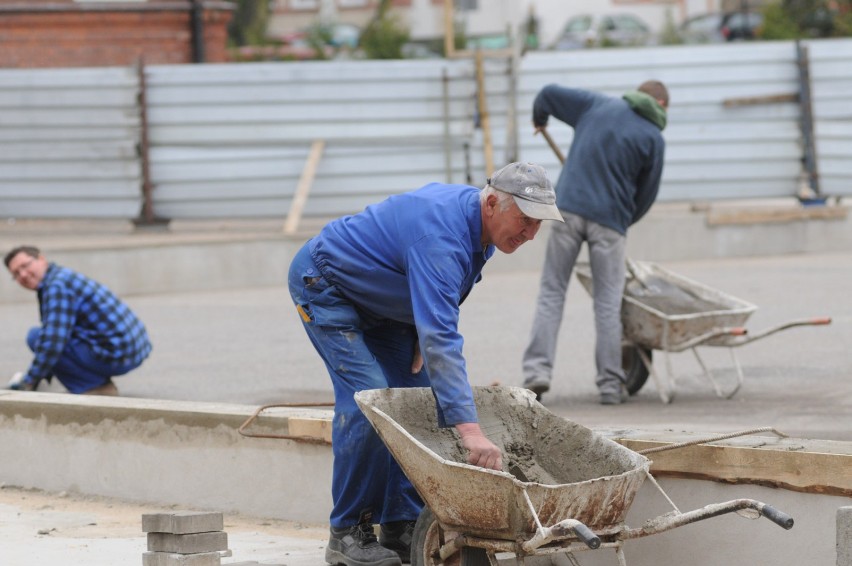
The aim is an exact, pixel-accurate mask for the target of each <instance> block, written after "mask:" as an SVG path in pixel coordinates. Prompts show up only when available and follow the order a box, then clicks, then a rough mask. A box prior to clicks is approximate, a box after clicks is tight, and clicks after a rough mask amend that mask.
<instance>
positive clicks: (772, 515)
mask: <svg viewBox="0 0 852 566" xmlns="http://www.w3.org/2000/svg"><path fill="white" fill-rule="evenodd" d="M760 512H761V513H762V514H763V516H764V517H766V518H767V519H769V520H770V521H772V522H773V523H775V524H776V525H778V526H779V527H781V528H783V529H787V530H788V531H789V530H790V529H792V528H793V523H794V521H793V517H791V516H790V515H788V514H787V513H784V512H783V511H779V510H778V509H776V508H775V507H772V506H770V505H764V506H763V509H761V511H760Z"/></svg>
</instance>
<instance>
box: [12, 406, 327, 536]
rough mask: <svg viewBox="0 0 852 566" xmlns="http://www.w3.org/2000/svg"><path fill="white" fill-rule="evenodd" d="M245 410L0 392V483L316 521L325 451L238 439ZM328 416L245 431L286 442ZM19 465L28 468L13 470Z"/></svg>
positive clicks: (287, 418)
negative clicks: (295, 428)
mask: <svg viewBox="0 0 852 566" xmlns="http://www.w3.org/2000/svg"><path fill="white" fill-rule="evenodd" d="M254 410H255V408H254V407H250V406H242V405H229V404H222V403H193V402H184V401H163V400H151V399H130V398H123V397H118V398H103V397H101V398H95V397H82V396H71V395H65V394H57V393H19V392H2V393H0V442H2V444H3V446H4V447H6V449H7V450H9V451H10V453H14V454H19V455H20V458H5V459H3V461H2V462H0V478H2V481H3V482H5V483H7V484H11V485H17V486H22V487H27V488H30V487H35V488H39V489H46V490H52V491H78V492H81V493H86V494H93V495H102V496H107V497H119V498H123V499H127V500H131V501H139V502H149V503H154V504H161V505H186V506H189V507H193V508H199V509H210V510H217V511H234V512H241V513H247V514H250V515H255V516H264V517H271V518H282V519H290V518H293V517H296V518H295V519H293V520H302V521H309V522H315V523H321V522H324V521H326V520H327V517H328V511H329V510H330V495H329V493H328V489H327V486H328V485H330V482H331V454H330V450H328V445H327V444H325V445H322V444H318V443H303V442H294V441H289V440H278V439H268V438H248V437H245V436H242V435H241V434H239V432H238V429H239V427H240V425H242V424H243V423H244V422H245V421H246V420H247V419H248V418H249V417H251V416H252V415H253V413H254ZM330 415H331V414H330V412H329V411H324V410H317V409H289V408H277V409H270V410H268V411H265V412H264V414H263V415H262V416H261V417H260V418H259V419H257V420H256V422H255V423H254V424H253V425H252V429H251V430H252V432H254V433H263V434H277V435H286V434H290V433H292V431H291V428H290V424H291V422H293V421H295V420H299V419H300V418H307V419H313V420H317V419H324V420H330V418H331V417H330ZM22 461H25V462H28V465H26V466H21V465H20V463H21V462H22ZM56 470H63V473H62V474H57V473H56ZM273 471H274V472H273Z"/></svg>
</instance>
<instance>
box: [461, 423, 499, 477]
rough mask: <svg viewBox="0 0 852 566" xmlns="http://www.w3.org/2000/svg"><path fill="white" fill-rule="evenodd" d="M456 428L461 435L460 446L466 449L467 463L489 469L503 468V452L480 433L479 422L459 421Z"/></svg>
mask: <svg viewBox="0 0 852 566" xmlns="http://www.w3.org/2000/svg"><path fill="white" fill-rule="evenodd" d="M456 430H457V431H458V432H459V436H461V443H462V446H463V447H464V449H465V450H467V463H468V464H471V465H473V466H479V467H481V468H489V469H491V470H498V471H501V470H502V469H503V453H502V452H501V451H500V449H499V448H497V446H495V445H494V443H493V442H491V441H490V440H488V438H487V437H486V436H485V435H484V434H482V429H480V428H479V423H460V424H457V425H456Z"/></svg>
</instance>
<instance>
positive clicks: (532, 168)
mask: <svg viewBox="0 0 852 566" xmlns="http://www.w3.org/2000/svg"><path fill="white" fill-rule="evenodd" d="M487 183H488V184H489V185H491V186H492V187H494V188H495V189H497V190H498V191H503V192H504V193H509V194H510V195H512V196H513V197H514V198H515V203H516V204H517V205H518V208H520V209H521V212H523V213H524V214H526V215H527V216H529V217H530V218H536V219H539V220H558V221H560V222H564V220H563V219H562V214H560V212H559V209H558V208H556V193H555V192H554V190H553V185H552V184H551V183H550V179H548V178H547V171H545V170H544V167H542V166H541V165H536V164H535V163H510V164H508V165H506V166H505V167H503V168H502V169H500V170H499V171H496V172H495V173H494V174H493V175H491V178H489V179H488V181H487Z"/></svg>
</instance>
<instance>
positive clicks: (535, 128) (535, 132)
mask: <svg viewBox="0 0 852 566" xmlns="http://www.w3.org/2000/svg"><path fill="white" fill-rule="evenodd" d="M546 129H547V126H536V125H535V124H533V135H534V136H537V135H539V134H540V133H541V132H543V131H544V130H546Z"/></svg>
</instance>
